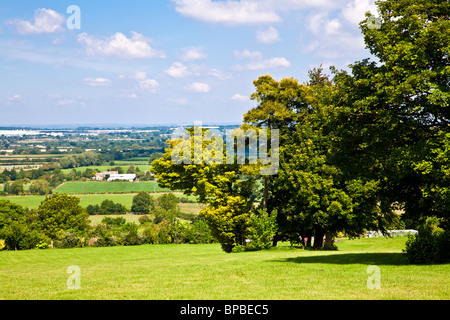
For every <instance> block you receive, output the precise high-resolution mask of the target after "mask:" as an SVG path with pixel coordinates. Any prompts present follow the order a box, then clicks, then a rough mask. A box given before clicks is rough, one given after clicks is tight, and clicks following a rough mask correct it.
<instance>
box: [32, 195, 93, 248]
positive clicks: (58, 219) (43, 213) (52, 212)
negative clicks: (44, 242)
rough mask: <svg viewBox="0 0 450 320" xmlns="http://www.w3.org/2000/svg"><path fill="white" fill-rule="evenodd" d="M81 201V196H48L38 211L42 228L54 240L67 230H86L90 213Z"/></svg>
mask: <svg viewBox="0 0 450 320" xmlns="http://www.w3.org/2000/svg"><path fill="white" fill-rule="evenodd" d="M79 202H80V199H79V198H77V197H74V196H68V195H66V194H55V195H52V196H51V197H48V198H46V199H45V200H44V201H43V202H42V203H41V205H40V206H39V208H38V209H37V211H36V213H37V220H38V223H39V225H40V229H41V230H42V231H43V232H44V234H45V235H46V236H48V237H49V238H50V239H53V240H59V239H61V238H62V237H63V235H64V231H65V230H69V229H73V230H75V231H83V230H86V229H87V228H88V218H89V215H88V214H87V212H86V209H84V208H83V207H81V206H80V205H79Z"/></svg>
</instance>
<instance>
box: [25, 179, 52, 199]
mask: <svg viewBox="0 0 450 320" xmlns="http://www.w3.org/2000/svg"><path fill="white" fill-rule="evenodd" d="M50 191H51V188H50V184H49V183H48V181H47V180H44V179H38V180H35V181H33V182H32V183H31V185H30V193H32V194H38V195H42V196H43V195H47V194H49V193H50Z"/></svg>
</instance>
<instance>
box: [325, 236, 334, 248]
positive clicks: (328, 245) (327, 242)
mask: <svg viewBox="0 0 450 320" xmlns="http://www.w3.org/2000/svg"><path fill="white" fill-rule="evenodd" d="M333 242H334V240H333V234H332V233H331V232H327V233H326V234H325V244H324V246H323V248H324V249H326V250H331V249H333Z"/></svg>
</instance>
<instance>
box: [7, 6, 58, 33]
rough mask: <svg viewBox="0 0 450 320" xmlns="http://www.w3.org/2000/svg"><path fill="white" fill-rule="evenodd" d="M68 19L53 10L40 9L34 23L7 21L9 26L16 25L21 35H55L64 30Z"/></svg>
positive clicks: (35, 15) (16, 20)
mask: <svg viewBox="0 0 450 320" xmlns="http://www.w3.org/2000/svg"><path fill="white" fill-rule="evenodd" d="M65 21H66V18H65V17H64V16H63V15H62V14H60V13H58V12H56V11H53V10H51V9H45V8H40V9H37V10H36V11H35V12H34V21H33V22H29V21H25V20H20V19H15V20H11V21H7V22H6V23H7V24H12V25H15V26H16V28H17V32H18V33H20V34H38V33H55V32H61V31H63V30H64V28H63V27H62V25H63V24H64V22H65Z"/></svg>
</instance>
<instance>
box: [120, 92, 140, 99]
mask: <svg viewBox="0 0 450 320" xmlns="http://www.w3.org/2000/svg"><path fill="white" fill-rule="evenodd" d="M119 98H123V99H137V98H139V97H138V95H137V94H136V93H132V92H131V93H130V92H122V93H121V94H120V96H119Z"/></svg>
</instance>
